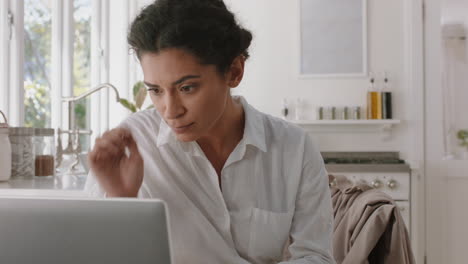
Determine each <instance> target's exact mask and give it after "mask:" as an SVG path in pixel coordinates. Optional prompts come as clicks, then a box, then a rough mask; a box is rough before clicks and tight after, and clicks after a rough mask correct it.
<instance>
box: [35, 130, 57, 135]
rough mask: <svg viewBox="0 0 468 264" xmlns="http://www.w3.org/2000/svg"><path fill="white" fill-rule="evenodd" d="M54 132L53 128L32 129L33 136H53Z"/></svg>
mask: <svg viewBox="0 0 468 264" xmlns="http://www.w3.org/2000/svg"><path fill="white" fill-rule="evenodd" d="M54 132H55V130H54V129H53V128H34V135H35V136H53V135H54Z"/></svg>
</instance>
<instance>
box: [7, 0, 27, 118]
mask: <svg viewBox="0 0 468 264" xmlns="http://www.w3.org/2000/svg"><path fill="white" fill-rule="evenodd" d="M10 10H11V12H12V14H13V19H14V22H13V31H12V34H11V40H10V58H9V59H10V63H9V65H10V78H9V85H8V86H7V87H9V88H10V95H9V99H10V104H9V122H10V124H11V125H12V126H23V124H24V71H23V65H24V2H23V1H17V0H12V1H11V2H10Z"/></svg>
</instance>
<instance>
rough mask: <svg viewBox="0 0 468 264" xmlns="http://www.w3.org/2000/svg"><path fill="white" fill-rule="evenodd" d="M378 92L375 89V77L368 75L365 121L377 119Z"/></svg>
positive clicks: (371, 74)
mask: <svg viewBox="0 0 468 264" xmlns="http://www.w3.org/2000/svg"><path fill="white" fill-rule="evenodd" d="M378 101H379V92H378V91H377V89H376V88H375V77H374V74H373V73H372V72H370V73H369V89H368V91H367V119H378V113H379V110H378V106H379V103H378Z"/></svg>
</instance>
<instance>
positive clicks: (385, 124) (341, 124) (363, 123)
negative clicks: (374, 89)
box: [289, 119, 401, 139]
mask: <svg viewBox="0 0 468 264" xmlns="http://www.w3.org/2000/svg"><path fill="white" fill-rule="evenodd" d="M289 122H291V123H293V124H296V125H298V126H301V127H303V128H304V129H305V130H307V131H309V132H319V133H320V132H322V133H325V132H334V133H380V134H382V137H383V138H384V139H388V138H389V137H390V134H391V131H392V128H393V127H394V126H396V125H398V124H401V120H396V119H379V120H367V119H360V120H291V121H289Z"/></svg>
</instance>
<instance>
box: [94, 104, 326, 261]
mask: <svg viewBox="0 0 468 264" xmlns="http://www.w3.org/2000/svg"><path fill="white" fill-rule="evenodd" d="M239 100H241V102H242V105H243V107H244V113H245V129H244V135H243V138H242V140H241V141H240V142H239V144H238V145H237V146H236V148H235V149H234V151H233V152H232V153H231V155H230V156H229V158H228V159H227V161H226V164H225V165H224V167H223V169H222V171H221V187H222V191H221V189H220V187H219V182H218V175H217V174H216V171H215V169H214V168H213V166H212V165H211V163H210V161H209V160H208V159H207V157H206V156H205V154H204V153H203V151H202V150H201V148H200V147H199V145H198V144H197V143H196V142H181V141H178V140H177V139H176V137H175V135H174V134H173V132H172V131H171V129H170V127H169V126H168V125H167V124H166V123H165V122H164V120H163V119H162V118H161V116H160V115H159V114H158V112H157V111H156V110H155V109H151V110H146V111H142V112H139V113H137V114H133V115H132V116H130V117H129V118H128V119H126V120H125V121H124V122H123V123H122V124H121V127H125V128H127V129H129V130H130V131H131V133H132V135H133V137H134V139H135V141H136V143H137V145H138V149H139V151H140V154H141V156H142V157H143V160H144V167H145V168H144V178H143V184H142V187H141V189H140V191H139V194H138V197H141V198H158V199H161V200H164V201H165V202H166V203H167V205H168V210H169V219H170V230H169V234H170V236H171V247H172V250H171V251H172V253H173V259H174V262H175V264H186V263H200V264H217V263H219V264H231V263H233V264H234V263H259V264H260V263H261V264H266V263H278V262H281V261H282V255H283V249H284V247H285V245H286V243H287V241H288V238H289V237H291V244H290V245H289V247H288V250H289V252H290V254H291V256H292V257H291V260H289V261H285V262H281V263H314V264H318V263H334V260H333V257H332V250H331V236H332V206H331V197H330V191H329V188H328V175H327V172H326V170H325V166H324V163H323V159H322V157H321V155H320V152H319V150H318V149H317V147H316V146H315V145H314V144H313V143H312V140H311V139H310V137H309V136H308V135H307V133H306V132H305V131H303V130H302V129H301V128H299V127H297V126H295V125H292V124H290V123H288V122H285V121H283V120H281V119H279V118H275V117H272V116H269V115H266V114H263V113H261V112H259V111H257V110H255V109H254V108H253V107H252V106H250V105H249V104H248V103H247V102H246V101H245V99H244V98H242V97H240V98H239ZM85 190H87V191H88V192H90V194H91V195H93V196H101V197H103V196H105V193H104V192H103V190H102V189H101V188H100V186H99V185H98V183H97V181H96V178H95V176H94V175H93V173H92V171H91V172H90V174H89V176H88V179H87V182H86V186H85Z"/></svg>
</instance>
